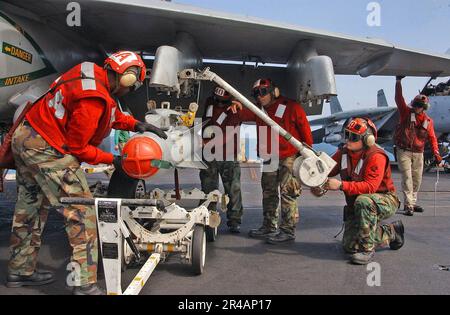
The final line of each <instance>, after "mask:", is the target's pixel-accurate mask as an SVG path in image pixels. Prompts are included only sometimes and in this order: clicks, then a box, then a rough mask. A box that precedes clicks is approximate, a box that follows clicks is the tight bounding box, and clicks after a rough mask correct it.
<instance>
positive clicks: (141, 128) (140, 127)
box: [134, 121, 167, 139]
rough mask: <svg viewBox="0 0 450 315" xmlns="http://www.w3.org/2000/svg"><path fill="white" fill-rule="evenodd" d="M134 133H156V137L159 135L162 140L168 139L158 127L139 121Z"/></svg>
mask: <svg viewBox="0 0 450 315" xmlns="http://www.w3.org/2000/svg"><path fill="white" fill-rule="evenodd" d="M134 131H136V132H139V133H144V132H146V131H148V132H152V133H154V134H155V135H157V136H158V137H160V138H162V139H167V135H166V133H165V132H164V131H162V130H161V129H159V128H158V127H155V126H153V125H152V124H149V123H146V122H142V121H138V122H137V123H136V126H135V127H134Z"/></svg>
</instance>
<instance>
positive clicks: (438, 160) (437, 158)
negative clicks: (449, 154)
mask: <svg viewBox="0 0 450 315" xmlns="http://www.w3.org/2000/svg"><path fill="white" fill-rule="evenodd" d="M434 159H435V160H436V164H437V165H439V164H441V162H442V156H440V155H439V154H436V155H435V156H434Z"/></svg>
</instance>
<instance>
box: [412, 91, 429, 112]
mask: <svg viewBox="0 0 450 315" xmlns="http://www.w3.org/2000/svg"><path fill="white" fill-rule="evenodd" d="M411 106H412V107H419V108H420V107H421V108H423V109H425V110H428V108H429V107H430V99H429V98H428V96H426V95H422V94H420V95H417V96H416V97H415V98H414V100H413V101H412V103H411Z"/></svg>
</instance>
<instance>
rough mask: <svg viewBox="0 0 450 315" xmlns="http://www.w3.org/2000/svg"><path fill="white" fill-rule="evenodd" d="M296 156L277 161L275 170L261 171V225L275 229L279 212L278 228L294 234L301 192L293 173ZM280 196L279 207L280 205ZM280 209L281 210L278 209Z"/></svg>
mask: <svg viewBox="0 0 450 315" xmlns="http://www.w3.org/2000/svg"><path fill="white" fill-rule="evenodd" d="M295 159H296V156H291V157H288V158H286V159H284V160H281V161H280V162H279V166H278V170H277V171H275V172H263V174H262V178H261V186H262V191H263V216H264V221H263V226H264V227H265V228H267V229H270V230H276V229H277V226H278V221H279V212H281V222H280V225H279V227H280V230H281V231H283V232H285V233H287V234H290V235H295V228H296V225H297V221H298V204H297V198H298V197H299V196H300V195H301V193H302V188H301V185H300V182H299V181H298V179H297V178H295V177H294V174H293V166H294V161H295ZM280 196H281V208H280V207H279V205H280ZM278 209H281V211H278Z"/></svg>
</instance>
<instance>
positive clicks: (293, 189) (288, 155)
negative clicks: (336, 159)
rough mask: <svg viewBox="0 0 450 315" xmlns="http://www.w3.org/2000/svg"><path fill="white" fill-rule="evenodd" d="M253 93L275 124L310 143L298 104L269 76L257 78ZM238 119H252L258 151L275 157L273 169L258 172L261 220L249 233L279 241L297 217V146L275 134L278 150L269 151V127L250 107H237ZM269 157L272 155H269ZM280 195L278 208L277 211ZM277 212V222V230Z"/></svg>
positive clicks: (291, 233)
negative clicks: (259, 173) (268, 77)
mask: <svg viewBox="0 0 450 315" xmlns="http://www.w3.org/2000/svg"><path fill="white" fill-rule="evenodd" d="M253 96H254V97H255V100H256V101H257V103H258V105H260V106H261V108H262V110H263V111H265V112H266V113H267V115H268V116H269V117H270V118H271V119H273V120H274V121H275V122H276V123H277V124H279V125H280V126H281V127H282V128H284V129H285V130H286V131H287V132H289V133H290V134H291V135H292V136H293V137H294V138H296V139H297V140H299V141H301V142H303V143H306V144H307V145H309V146H312V143H313V139H312V134H311V127H310V125H309V122H308V119H307V118H306V114H305V111H304V110H303V108H302V106H301V105H300V104H299V103H297V102H295V101H293V100H290V99H288V98H286V97H284V96H282V95H280V91H279V89H278V88H277V87H276V86H275V85H274V83H273V82H272V81H271V80H270V79H261V80H258V81H256V82H255V84H254V86H253ZM239 114H240V118H241V120H242V121H243V122H244V121H254V122H256V125H257V132H258V155H259V157H260V158H263V159H264V160H266V162H269V163H270V162H273V161H274V159H273V157H275V156H276V158H277V159H278V160H279V163H277V165H275V170H273V171H265V172H263V174H262V179H261V186H262V190H263V216H264V220H263V224H262V226H261V227H260V228H259V229H254V230H251V231H250V233H249V236H250V237H258V238H259V237H263V238H266V241H267V242H268V243H269V244H280V243H284V242H292V241H294V240H295V230H296V224H297V221H298V204H297V198H298V197H299V196H300V194H301V185H300V182H299V181H298V179H297V178H296V177H295V176H294V174H293V165H294V161H295V159H296V158H297V157H298V150H297V149H296V148H295V147H294V146H293V145H292V144H290V143H289V142H288V141H287V140H286V139H284V138H283V137H281V136H278V137H277V138H278V139H275V140H278V143H279V145H278V147H276V148H275V150H276V149H278V152H272V149H273V148H272V147H273V146H274V145H272V140H273V139H272V137H271V135H270V134H271V128H270V127H268V126H267V125H266V124H265V123H264V122H263V121H262V120H261V119H260V118H258V117H257V116H256V115H255V114H254V113H252V112H251V111H250V110H248V109H246V108H244V109H241V110H240V111H239ZM271 157H272V159H271ZM280 199H281V211H278V207H279V203H280ZM279 212H280V213H281V222H280V224H279V231H277V227H278V221H279Z"/></svg>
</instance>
